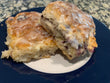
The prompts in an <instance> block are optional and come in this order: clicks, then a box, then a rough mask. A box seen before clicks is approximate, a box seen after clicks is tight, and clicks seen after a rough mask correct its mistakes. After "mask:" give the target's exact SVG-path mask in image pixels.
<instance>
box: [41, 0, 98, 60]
mask: <svg viewBox="0 0 110 83" xmlns="http://www.w3.org/2000/svg"><path fill="white" fill-rule="evenodd" d="M41 17H42V18H41V24H42V25H43V26H44V28H45V29H46V30H47V31H49V32H51V33H52V34H53V35H54V36H55V38H56V41H57V42H56V43H57V45H58V47H59V48H60V49H61V50H62V51H63V53H64V54H65V55H67V57H68V58H69V59H73V58H74V56H77V54H76V55H74V54H73V53H77V52H76V51H78V52H79V50H83V51H82V52H84V51H86V50H88V51H93V50H94V48H95V47H97V43H96V38H95V37H94V36H95V24H94V22H93V19H92V16H90V15H88V14H87V13H84V12H83V11H81V10H80V9H79V8H78V7H76V6H75V5H74V4H71V3H67V2H63V1H55V2H52V3H50V4H48V5H47V7H46V8H45V10H44V11H43V12H42V16H41ZM45 26H46V27H45ZM52 26H53V27H52ZM61 40H62V42H63V43H66V45H64V44H61V42H60V41H61ZM59 42H60V43H59ZM65 46H66V48H67V46H69V50H70V49H72V50H74V52H73V53H70V51H69V50H68V49H64V48H65ZM67 50H68V51H67ZM71 52H72V51H71ZM70 54H73V55H72V56H73V57H69V56H71V55H70Z"/></svg>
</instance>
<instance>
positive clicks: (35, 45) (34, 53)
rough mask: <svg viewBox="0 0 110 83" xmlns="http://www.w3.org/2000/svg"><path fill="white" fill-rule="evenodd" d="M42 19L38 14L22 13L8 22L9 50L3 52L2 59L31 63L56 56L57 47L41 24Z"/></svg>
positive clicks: (7, 43)
mask: <svg viewBox="0 0 110 83" xmlns="http://www.w3.org/2000/svg"><path fill="white" fill-rule="evenodd" d="M40 17H41V14H40V13H38V12H22V13H19V14H17V15H16V16H15V17H9V18H8V19H7V20H6V24H7V41H6V45H8V47H9V49H8V50H6V51H3V52H2V56H1V58H9V57H11V58H12V59H13V60H14V61H16V62H29V61H31V60H32V59H40V58H42V57H48V56H50V55H52V54H54V52H55V51H56V50H57V46H56V44H55V43H54V41H53V38H52V36H51V35H49V34H48V33H47V32H46V31H45V30H44V29H43V27H42V25H41V24H40Z"/></svg>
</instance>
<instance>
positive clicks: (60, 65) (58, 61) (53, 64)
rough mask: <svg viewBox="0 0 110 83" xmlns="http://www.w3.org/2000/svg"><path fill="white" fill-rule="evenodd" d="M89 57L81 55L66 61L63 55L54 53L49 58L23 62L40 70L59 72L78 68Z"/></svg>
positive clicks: (52, 72)
mask: <svg viewBox="0 0 110 83" xmlns="http://www.w3.org/2000/svg"><path fill="white" fill-rule="evenodd" d="M90 58H91V56H88V57H87V56H81V57H78V58H75V59H74V60H72V61H68V60H66V59H65V58H64V57H63V55H60V54H56V55H55V56H52V57H51V58H45V59H40V60H36V61H32V62H29V63H24V64H25V65H27V66H28V67H30V68H32V69H34V70H37V71H40V72H44V73H51V74H61V73H67V72H71V71H74V70H76V69H79V68H80V67H82V66H83V65H85V64H86V63H87V62H88V61H89V59H90Z"/></svg>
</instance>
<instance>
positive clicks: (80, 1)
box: [0, 0, 110, 29]
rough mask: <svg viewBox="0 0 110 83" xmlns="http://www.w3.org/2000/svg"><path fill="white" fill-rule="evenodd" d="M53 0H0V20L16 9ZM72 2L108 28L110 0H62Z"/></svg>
mask: <svg viewBox="0 0 110 83" xmlns="http://www.w3.org/2000/svg"><path fill="white" fill-rule="evenodd" d="M52 1H55V0H0V22H2V21H3V20H4V19H5V18H8V17H9V16H11V15H12V14H15V13H16V12H18V11H22V10H26V9H30V8H36V7H43V6H46V5H47V4H48V3H50V2H52ZM60 1H61V0H60ZM62 1H68V2H71V3H74V4H75V5H77V6H78V7H79V8H80V9H81V10H83V11H84V12H87V13H89V14H90V15H92V16H93V17H95V18H97V19H98V20H100V21H101V22H103V23H104V24H105V25H106V26H107V27H108V28H109V29H110V0H62Z"/></svg>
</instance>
